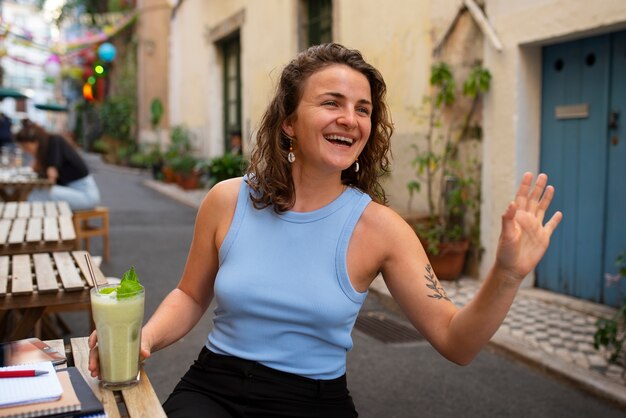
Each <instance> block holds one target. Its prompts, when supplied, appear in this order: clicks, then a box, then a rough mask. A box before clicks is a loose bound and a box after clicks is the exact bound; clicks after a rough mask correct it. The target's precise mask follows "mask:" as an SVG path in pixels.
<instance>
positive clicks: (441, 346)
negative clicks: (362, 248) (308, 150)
mask: <svg viewBox="0 0 626 418" xmlns="http://www.w3.org/2000/svg"><path fill="white" fill-rule="evenodd" d="M546 182H547V176H545V175H544V174H541V175H539V176H538V178H537V182H536V184H535V186H534V187H531V184H532V175H531V174H530V173H526V174H525V175H524V177H523V179H522V182H521V185H520V188H519V190H518V192H517V195H516V198H515V201H514V202H511V203H510V204H509V206H508V207H507V209H506V211H505V213H504V215H503V216H502V232H501V235H500V240H499V243H498V250H497V255H496V260H495V263H494V265H493V267H492V268H491V270H490V272H489V274H488V276H487V277H486V279H485V281H484V283H483V285H482V286H481V288H480V290H479V291H478V293H477V294H476V296H475V297H474V298H473V300H472V301H471V302H469V303H468V304H467V305H465V306H464V307H463V308H461V309H457V308H456V307H455V306H454V304H453V303H452V302H451V301H450V300H449V299H448V298H447V295H446V294H445V291H444V290H443V288H441V286H440V284H439V282H438V281H437V279H436V277H434V275H433V274H432V269H431V266H430V264H429V262H428V259H427V257H426V254H425V252H424V250H423V248H422V246H421V244H420V242H419V240H418V239H417V237H415V234H414V233H413V230H412V229H411V228H410V227H409V226H408V225H406V223H404V222H403V221H402V222H400V221H398V220H397V219H396V220H395V221H393V222H391V224H392V225H393V226H392V230H390V232H389V233H388V234H387V235H388V237H387V242H388V244H387V249H388V251H387V253H386V254H387V256H386V257H385V260H384V262H383V268H382V273H383V277H384V278H385V281H386V283H387V286H388V288H389V290H390V292H391V294H392V296H393V297H394V298H395V299H396V301H397V302H398V303H399V305H400V306H401V308H402V309H403V310H404V312H405V314H406V315H407V317H408V318H409V320H410V321H411V322H412V323H413V325H414V326H415V327H416V328H417V329H418V330H419V331H420V332H421V333H422V334H423V335H424V336H425V337H426V338H427V339H428V340H429V341H430V342H431V344H432V345H433V346H434V347H435V348H436V349H437V350H438V351H439V352H440V353H441V354H442V355H443V356H444V357H446V358H448V359H449V360H451V361H454V362H455V363H458V364H468V363H469V362H471V360H472V359H473V358H474V357H475V356H476V355H477V354H478V352H479V351H480V350H481V349H482V347H483V346H484V345H485V344H486V343H487V342H488V341H489V339H490V338H491V336H492V335H493V334H494V333H495V332H496V330H497V329H498V327H499V326H500V324H501V323H502V321H503V320H504V318H505V316H506V314H507V312H508V311H509V308H510V306H511V304H512V303H513V299H514V298H515V295H516V293H517V290H518V288H519V285H520V284H521V282H522V279H523V278H524V277H525V276H526V275H527V274H528V273H530V272H531V271H532V270H533V269H534V268H535V266H536V265H537V263H538V262H539V260H540V259H541V257H543V254H544V253H545V251H546V249H547V248H548V244H549V242H550V236H551V235H552V232H553V231H554V229H555V228H556V227H557V225H558V224H559V222H560V220H561V218H562V215H561V213H560V212H557V213H556V214H555V215H554V216H553V217H552V219H550V220H549V221H548V222H547V223H546V224H545V225H544V224H543V219H544V215H545V212H546V210H547V208H548V206H549V205H550V202H551V200H552V196H553V195H554V189H553V188H552V187H551V186H548V187H546Z"/></svg>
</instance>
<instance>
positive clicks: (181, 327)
mask: <svg viewBox="0 0 626 418" xmlns="http://www.w3.org/2000/svg"><path fill="white" fill-rule="evenodd" d="M240 181H241V179H233V180H229V181H226V182H222V183H220V184H218V185H216V186H214V187H213V188H212V189H211V190H210V191H209V193H208V194H207V196H206V197H205V199H204V200H203V202H202V204H201V205H200V209H199V210H198V215H197V217H196V224H195V228H194V236H193V240H192V242H191V247H190V250H189V254H188V256H187V262H186V264H185V269H184V271H183V275H182V278H181V280H180V282H179V284H178V286H177V287H176V288H175V289H174V290H173V291H172V292H170V293H169V294H168V295H167V297H166V298H165V299H164V300H163V302H161V304H160V305H159V307H158V308H157V310H156V312H155V313H154V314H153V315H152V317H151V318H150V319H149V320H148V322H147V323H146V325H145V326H144V327H143V329H142V333H141V356H142V357H143V358H148V357H150V355H151V353H152V352H154V351H157V350H160V349H162V348H164V347H167V346H168V345H170V344H173V343H174V342H176V341H178V340H179V339H180V338H182V337H183V336H184V335H186V334H187V333H188V332H189V331H190V330H191V329H192V328H193V327H194V326H195V325H196V324H197V323H198V321H199V320H200V318H202V315H203V314H204V313H205V311H206V309H207V308H208V307H209V305H210V303H211V300H212V299H213V284H214V281H215V276H216V275H217V270H218V265H219V261H218V250H219V246H220V245H221V243H222V241H223V239H224V237H225V235H226V232H227V231H228V228H229V227H230V222H231V220H232V217H233V214H234V211H235V206H236V202H237V193H238V190H239V185H240ZM96 342H97V337H96V333H95V332H94V333H92V335H91V337H90V338H89V345H90V347H91V348H92V350H91V353H90V361H89V369H90V370H91V374H92V376H97V375H98V373H99V370H98V361H97V350H94V349H93V348H94V347H96Z"/></svg>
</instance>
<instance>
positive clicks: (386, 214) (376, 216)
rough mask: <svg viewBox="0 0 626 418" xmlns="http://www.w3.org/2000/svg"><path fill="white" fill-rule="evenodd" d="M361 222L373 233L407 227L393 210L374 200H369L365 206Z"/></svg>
mask: <svg viewBox="0 0 626 418" xmlns="http://www.w3.org/2000/svg"><path fill="white" fill-rule="evenodd" d="M361 222H363V223H364V224H365V226H367V227H368V230H369V231H370V232H372V233H375V234H380V233H382V232H385V231H387V232H389V231H393V230H398V229H399V230H403V229H406V228H407V227H409V226H408V224H407V223H406V221H405V220H404V219H403V218H402V217H401V216H400V215H399V214H398V213H397V212H396V211H395V210H393V209H391V208H390V207H388V206H385V205H381V204H380V203H376V202H371V203H370V204H369V205H368V206H367V208H365V211H364V212H363V215H362V216H361Z"/></svg>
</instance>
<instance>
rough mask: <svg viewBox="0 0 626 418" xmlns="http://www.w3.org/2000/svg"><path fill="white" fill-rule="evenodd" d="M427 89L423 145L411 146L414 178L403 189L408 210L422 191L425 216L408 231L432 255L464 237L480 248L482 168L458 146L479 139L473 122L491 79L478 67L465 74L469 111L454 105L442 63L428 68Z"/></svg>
mask: <svg viewBox="0 0 626 418" xmlns="http://www.w3.org/2000/svg"><path fill="white" fill-rule="evenodd" d="M430 85H431V87H432V94H431V95H430V96H427V97H425V98H424V104H425V107H426V108H427V109H428V110H427V112H426V115H425V116H426V120H427V129H426V133H425V138H424V139H425V145H422V146H418V145H417V144H414V145H413V146H412V147H413V149H414V151H415V158H414V159H413V161H412V165H413V167H414V168H415V178H413V179H411V180H410V181H409V182H408V183H407V188H408V190H409V211H411V201H412V199H413V197H414V196H415V195H416V194H417V193H419V192H421V191H422V188H423V187H425V188H426V190H425V192H426V198H427V203H428V215H427V217H426V219H423V220H420V221H418V222H414V223H413V227H414V229H415V230H416V232H417V234H418V235H419V236H420V238H422V239H423V240H424V241H426V242H427V244H428V247H427V250H428V251H429V252H430V253H431V254H433V255H437V254H438V252H439V244H440V243H444V242H458V241H460V240H463V239H468V238H469V239H470V240H471V242H472V244H476V245H478V246H479V242H478V241H479V238H478V237H479V232H478V225H479V224H480V222H479V216H480V213H479V203H480V184H479V178H480V168H481V167H480V163H479V161H478V160H477V159H476V158H475V157H473V156H471V153H466V154H464V153H462V152H461V150H460V146H461V144H462V143H468V145H470V144H469V143H470V142H471V143H472V144H471V145H474V146H476V143H477V142H478V141H480V139H481V138H480V137H481V133H482V132H481V129H480V126H479V125H478V124H477V123H475V122H474V119H475V115H476V112H477V110H478V107H479V104H480V101H481V98H482V95H483V94H484V93H486V92H488V91H489V88H490V85H491V74H490V73H489V71H488V70H487V69H485V68H484V67H482V66H481V65H480V64H477V65H476V66H475V67H474V68H473V69H472V70H471V71H470V73H469V75H468V77H467V78H466V80H465V81H464V83H463V88H462V95H463V96H464V97H465V98H466V100H465V102H467V101H468V100H469V106H468V105H467V103H459V98H458V94H457V85H456V81H455V79H454V75H453V72H452V69H451V67H450V66H449V65H448V64H447V63H445V62H440V63H437V64H434V65H433V66H432V68H431V76H430ZM463 105H464V106H463ZM467 154H470V155H467Z"/></svg>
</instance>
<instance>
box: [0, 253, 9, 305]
mask: <svg viewBox="0 0 626 418" xmlns="http://www.w3.org/2000/svg"><path fill="white" fill-rule="evenodd" d="M9 261H10V260H9V257H8V256H6V255H5V256H0V296H5V295H6V294H7V290H8V289H7V285H8V284H9Z"/></svg>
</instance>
